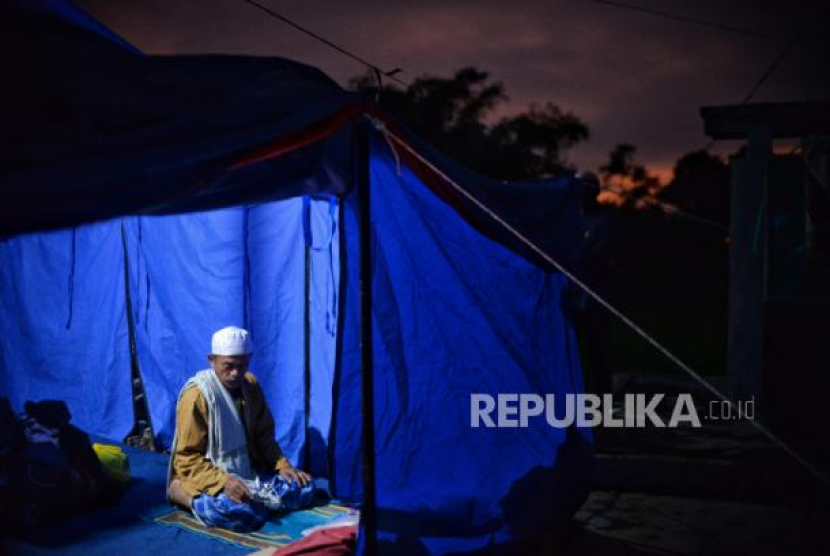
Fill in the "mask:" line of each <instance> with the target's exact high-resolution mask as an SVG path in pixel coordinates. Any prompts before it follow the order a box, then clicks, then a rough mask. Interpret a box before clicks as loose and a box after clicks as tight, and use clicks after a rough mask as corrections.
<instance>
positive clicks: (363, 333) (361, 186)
mask: <svg viewBox="0 0 830 556" xmlns="http://www.w3.org/2000/svg"><path fill="white" fill-rule="evenodd" d="M369 182H370V179H369V124H368V123H367V122H363V121H360V122H358V123H357V198H358V204H359V207H360V361H361V365H360V378H361V412H362V423H361V425H362V426H361V431H362V434H361V440H362V442H361V444H362V446H361V447H362V451H363V454H362V458H361V459H362V471H363V506H362V508H361V513H360V520H361V522H362V524H363V533H364V547H365V553H366V554H367V555H369V556H375V555H376V554H377V553H378V547H377V502H376V497H375V417H374V401H375V397H374V376H373V370H374V364H373V360H372V238H371V231H372V228H371V220H370V214H369V207H370V202H369V201H370V199H369V195H370V187H369V186H370V183H369Z"/></svg>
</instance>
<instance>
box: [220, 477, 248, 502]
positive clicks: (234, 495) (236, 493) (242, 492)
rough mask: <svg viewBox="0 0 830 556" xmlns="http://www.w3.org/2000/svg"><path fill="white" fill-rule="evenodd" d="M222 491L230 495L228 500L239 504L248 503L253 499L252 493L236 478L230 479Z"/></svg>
mask: <svg viewBox="0 0 830 556" xmlns="http://www.w3.org/2000/svg"><path fill="white" fill-rule="evenodd" d="M222 490H223V491H224V492H225V494H227V495H228V498H230V499H231V500H233V501H234V502H237V503H240V502H247V501H248V500H250V499H251V491H250V490H248V487H246V486H245V483H243V482H242V481H240V480H239V479H237V478H236V477H230V478H229V479H228V482H227V483H225V488H223V489H222Z"/></svg>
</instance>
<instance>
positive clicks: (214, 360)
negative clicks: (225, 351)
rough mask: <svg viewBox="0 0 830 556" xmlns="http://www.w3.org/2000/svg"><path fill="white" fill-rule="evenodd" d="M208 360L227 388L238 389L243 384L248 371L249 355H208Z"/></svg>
mask: <svg viewBox="0 0 830 556" xmlns="http://www.w3.org/2000/svg"><path fill="white" fill-rule="evenodd" d="M208 361H209V362H210V365H211V367H213V370H214V372H215V373H216V376H217V377H219V381H220V382H221V383H222V384H224V385H225V388H227V389H228V390H236V389H238V388H239V387H240V386H242V383H243V382H244V381H245V373H246V372H248V356H247V355H208Z"/></svg>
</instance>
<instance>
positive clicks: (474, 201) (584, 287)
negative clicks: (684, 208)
mask: <svg viewBox="0 0 830 556" xmlns="http://www.w3.org/2000/svg"><path fill="white" fill-rule="evenodd" d="M371 121H372V123H373V124H374V125H375V127H378V126H382V127H378V129H379V131H381V132H383V133H384V135H387V137H389V138H390V139H391V140H392V141H394V142H395V143H397V144H398V145H399V146H400V147H401V148H403V149H404V150H406V151H407V152H409V153H410V154H411V155H412V156H414V157H415V158H417V159H418V160H419V161H420V162H421V163H422V164H424V165H425V166H427V167H428V168H429V169H430V170H432V171H433V172H435V174H436V175H438V176H439V177H441V179H443V180H444V181H445V182H446V183H447V184H448V185H450V186H451V187H452V188H453V189H455V190H456V191H457V192H458V193H460V194H461V195H462V196H464V197H465V198H466V199H467V200H469V201H470V202H471V203H472V204H474V205H475V206H476V207H478V208H479V209H480V210H481V211H482V212H484V213H485V214H487V215H488V216H489V217H490V218H492V219H493V220H494V221H495V222H497V223H498V224H499V225H501V226H502V227H503V228H504V229H506V230H507V231H508V232H510V233H511V234H512V235H513V236H514V237H515V238H516V239H518V240H519V241H520V242H521V243H523V244H524V245H525V246H527V247H528V248H529V249H530V250H531V251H533V252H534V253H535V254H536V255H538V256H539V257H541V258H542V259H543V260H544V261H546V262H547V263H548V264H550V265H551V266H552V267H553V268H555V269H556V270H558V271H559V272H561V273H562V274H564V275H565V276H566V277H567V278H568V279H569V280H571V281H572V282H573V283H574V284H576V285H577V286H579V288H580V289H581V290H582V291H584V292H585V293H586V294H588V295H589V296H590V297H591V298H593V299H594V301H596V302H597V303H599V304H600V305H602V306H603V307H604V308H605V309H606V310H608V311H609V312H610V313H611V314H612V315H614V316H615V317H617V318H618V319H619V320H621V321H622V322H623V323H624V324H625V325H626V326H628V327H629V328H630V329H631V330H633V331H634V332H636V333H637V334H638V335H639V336H640V337H642V338H643V339H644V340H646V341H647V342H648V343H650V344H651V345H652V346H653V347H654V348H656V349H657V351H659V352H660V353H662V354H663V355H664V356H665V357H666V358H667V359H668V360H669V361H671V362H672V363H674V364H675V365H676V366H678V367H679V368H680V369H682V370H683V371H684V372H686V374H688V375H689V376H691V377H692V378H693V379H695V380H696V381H697V382H698V383H699V384H700V385H701V386H703V387H704V388H706V389H707V390H708V391H709V392H711V393H712V394H714V395H715V396H716V397H717V398H719V399H720V400H722V401H724V402H726V403H727V404H729V407H730V408H731V409H732V410H733V411H735V410H737V407H736V405H735V403H734V402H733V401H732V400H731V399H730V398H729V397H728V396H726V395H725V394H723V393H722V392H721V391H720V390H718V389H717V388H715V387H714V386H713V385H712V384H711V383H710V382H709V381H708V380H706V379H704V378H703V377H702V376H701V375H700V374H699V373H697V372H696V371H695V370H694V369H692V368H691V367H690V366H689V365H687V364H686V363H685V362H683V361H682V360H681V359H680V358H679V357H677V356H676V355H675V354H674V353H672V352H671V351H670V350H669V349H668V348H666V347H665V346H663V344H661V343H660V342H658V341H657V340H656V339H654V338H653V337H652V336H651V335H650V334H649V333H648V332H646V331H645V330H643V329H642V328H640V326H638V325H637V324H636V323H635V322H634V321H632V320H631V319H630V318H629V317H627V316H626V315H625V314H624V313H623V312H622V311H620V310H619V309H617V308H616V307H614V306H613V305H612V304H611V303H610V302H609V301H607V300H606V299H605V298H603V297H602V296H601V295H599V294H598V293H597V292H595V291H594V290H593V289H592V288H591V287H590V286H588V285H587V284H585V283H584V282H583V281H582V280H580V279H579V278H577V277H576V276H575V275H574V274H573V273H572V272H570V271H569V270H568V269H567V268H565V267H564V266H563V265H562V264H560V263H559V262H558V261H556V260H555V259H554V258H553V257H551V256H550V255H549V254H548V253H546V252H545V251H544V250H542V249H541V248H540V247H538V246H537V245H536V244H535V243H533V242H532V241H531V240H529V239H528V238H526V237H525V236H524V235H523V234H522V233H521V232H519V231H518V230H517V229H516V228H514V227H513V226H512V225H510V224H509V223H508V222H506V221H505V220H504V219H503V218H501V217H500V216H499V215H498V214H496V213H495V212H494V211H493V210H492V209H490V208H489V207H488V206H487V205H485V204H484V203H482V202H481V201H479V200H478V199H477V198H476V197H475V196H474V195H472V194H471V193H470V192H468V191H467V190H466V189H464V188H463V187H461V186H460V185H458V184H457V183H456V182H455V181H454V180H453V179H452V178H451V177H449V176H448V175H447V174H445V173H444V172H443V171H441V170H440V169H439V168H437V167H436V166H435V165H434V164H433V163H432V162H430V161H429V160H427V159H426V158H425V157H423V156H421V154H420V153H419V152H418V151H416V150H415V149H414V148H412V147H411V146H410V145H409V143H408V142H406V141H405V140H403V139H402V138H401V137H399V136H397V135H396V134H395V133H394V132H393V131H391V130H389V129H388V128H387V127H386V126H385V125H383V124H382V123H381V122H378V121H376V120H374V119H371ZM749 422H750V423H751V424H752V426H754V427H755V428H756V429H757V430H758V431H759V432H760V433H761V434H763V435H764V436H766V437H767V438H768V439H769V440H770V441H772V442H773V443H774V444H776V445H777V446H778V447H779V448H781V449H782V450H784V451H785V452H786V453H787V454H789V455H790V456H791V457H792V458H793V459H795V460H796V461H797V462H798V463H800V464H801V465H802V466H803V467H804V468H805V469H807V470H808V471H810V473H812V474H813V475H814V476H815V477H817V478H818V479H819V480H821V481H822V482H823V483H825V484H826V485H830V477H828V475H826V474H825V473H823V472H822V471H821V470H819V469H818V468H817V467H816V466H815V465H813V464H812V463H810V462H809V461H808V460H807V459H805V458H804V457H803V456H801V455H799V454H798V453H797V452H795V451H794V450H793V449H792V448H790V446H789V445H787V444H786V443H785V442H784V441H783V440H781V439H780V438H778V436H776V435H775V434H773V433H772V432H771V431H770V430H769V429H767V428H766V427H765V426H764V425H762V424H761V423H760V422H759V421H757V420H755V419H751V420H749Z"/></svg>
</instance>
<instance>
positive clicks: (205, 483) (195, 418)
mask: <svg viewBox="0 0 830 556" xmlns="http://www.w3.org/2000/svg"><path fill="white" fill-rule="evenodd" d="M240 393H241V396H238V397H237V399H236V404H237V409H238V410H240V415H241V416H242V421H243V423H244V425H245V434H246V435H247V437H248V453H249V456H250V458H251V466H252V467H253V468H254V469H260V470H274V471H280V470H282V469H286V468H290V467H292V466H291V463H290V462H289V461H288V459H287V458H286V457H285V456H284V455H283V454H282V450H281V449H280V447H279V445H278V444H277V441H276V440H275V438H274V418H273V416H272V415H271V410H270V409H268V404H267V403H266V402H265V397H264V395H263V393H262V388H261V387H260V385H259V381H258V380H257V379H256V377H255V376H254V375H253V374H251V373H247V374H246V375H245V383H244V384H243V385H242V387H241V392H240ZM208 411H209V409H208V405H207V402H206V401H205V398H204V396H203V395H202V392H201V391H200V390H199V388H198V387H196V386H195V385H194V386H191V387H189V388H188V389H187V390H185V391H184V393H183V394H182V396H181V400H180V401H179V408H178V412H177V413H176V446H175V451H174V452H173V455H172V457H173V477H175V478H178V479H179V480H180V481H181V484H182V489H183V490H184V491H185V493H187V495H188V496H196V495H197V494H199V493H206V494H209V495H211V496H215V495H216V494H218V493H219V492H221V490H222V489H223V488H224V487H225V483H226V482H227V480H228V474H227V473H226V472H225V471H223V470H222V469H219V468H218V467H216V466H215V465H214V464H213V463H212V462H211V461H210V460H209V459H208V458H207V457H206V453H207V441H208V422H209V413H208Z"/></svg>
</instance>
